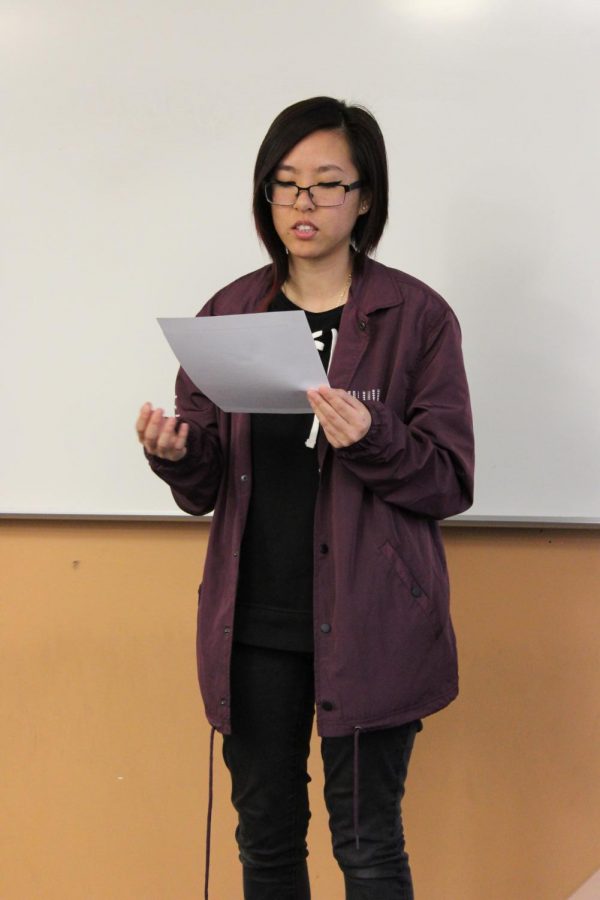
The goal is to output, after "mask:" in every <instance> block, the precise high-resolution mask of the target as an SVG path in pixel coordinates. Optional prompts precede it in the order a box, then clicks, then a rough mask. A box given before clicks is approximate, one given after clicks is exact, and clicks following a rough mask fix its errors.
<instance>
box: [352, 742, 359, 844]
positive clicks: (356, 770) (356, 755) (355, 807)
mask: <svg viewBox="0 0 600 900" xmlns="http://www.w3.org/2000/svg"><path fill="white" fill-rule="evenodd" d="M360 731H361V729H360V725H357V726H356V727H355V729H354V784H353V803H352V805H353V817H354V843H355V845H356V849H357V850H360V835H359V833H358V826H359V819H358V813H359V808H358V794H359V787H360V785H359V768H358V763H359V743H358V742H359V738H360Z"/></svg>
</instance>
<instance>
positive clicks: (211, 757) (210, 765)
mask: <svg viewBox="0 0 600 900" xmlns="http://www.w3.org/2000/svg"><path fill="white" fill-rule="evenodd" d="M215 731H216V729H215V726H214V725H213V726H212V728H211V731H210V754H209V762H208V814H207V817H206V862H205V868H204V900H208V875H209V871H210V830H211V823H212V807H213V762H214V756H215V754H214V747H215Z"/></svg>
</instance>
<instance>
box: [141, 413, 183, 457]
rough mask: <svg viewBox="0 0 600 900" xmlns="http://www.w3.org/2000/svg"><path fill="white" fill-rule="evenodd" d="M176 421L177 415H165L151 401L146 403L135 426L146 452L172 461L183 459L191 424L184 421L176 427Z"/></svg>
mask: <svg viewBox="0 0 600 900" xmlns="http://www.w3.org/2000/svg"><path fill="white" fill-rule="evenodd" d="M176 423H177V419H176V418H175V416H165V414H164V410H163V409H153V408H152V404H151V403H144V405H143V406H142V408H141V409H140V414H139V416H138V419H137V422H136V423H135V428H136V431H137V434H138V439H139V442H140V444H143V445H144V449H145V450H146V452H147V453H151V454H152V455H153V456H159V457H160V458H161V459H168V460H170V461H171V462H179V460H180V459H183V457H184V456H185V454H186V453H187V447H186V442H187V436H188V432H189V425H187V424H186V423H185V422H182V423H181V425H180V427H179V428H178V429H176Z"/></svg>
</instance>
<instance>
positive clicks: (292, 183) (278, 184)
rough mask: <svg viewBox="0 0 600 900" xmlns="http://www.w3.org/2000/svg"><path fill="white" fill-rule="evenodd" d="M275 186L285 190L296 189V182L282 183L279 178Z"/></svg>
mask: <svg viewBox="0 0 600 900" xmlns="http://www.w3.org/2000/svg"><path fill="white" fill-rule="evenodd" d="M275 184H276V185H277V187H283V188H287V187H296V184H295V182H294V181H280V180H279V179H278V178H277V179H275Z"/></svg>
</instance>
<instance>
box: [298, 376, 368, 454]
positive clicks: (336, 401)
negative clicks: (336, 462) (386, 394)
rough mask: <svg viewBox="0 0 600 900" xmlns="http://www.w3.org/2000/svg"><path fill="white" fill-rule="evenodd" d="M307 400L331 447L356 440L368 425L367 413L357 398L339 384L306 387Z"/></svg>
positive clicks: (345, 445)
mask: <svg viewBox="0 0 600 900" xmlns="http://www.w3.org/2000/svg"><path fill="white" fill-rule="evenodd" d="M307 396H308V402H309V403H310V405H311V407H312V409H313V412H314V413H315V415H316V416H317V418H318V420H319V422H320V423H321V427H322V428H323V431H324V432H325V437H326V438H327V440H328V441H329V443H330V444H331V446H332V447H336V448H340V447H349V446H350V445H351V444H356V442H357V441H360V440H361V438H364V436H365V434H366V433H367V431H368V430H369V428H370V427H371V413H370V412H369V410H368V409H367V407H366V406H365V405H364V403H361V402H360V400H357V399H356V397H353V396H352V395H351V394H348V393H347V392H346V391H342V390H341V389H340V388H330V387H320V388H319V389H318V390H316V391H307Z"/></svg>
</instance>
